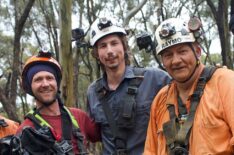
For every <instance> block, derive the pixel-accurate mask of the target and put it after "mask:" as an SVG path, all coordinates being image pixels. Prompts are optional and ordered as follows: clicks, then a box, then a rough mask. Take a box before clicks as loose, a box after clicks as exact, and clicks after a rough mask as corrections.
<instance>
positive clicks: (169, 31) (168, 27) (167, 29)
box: [159, 23, 176, 39]
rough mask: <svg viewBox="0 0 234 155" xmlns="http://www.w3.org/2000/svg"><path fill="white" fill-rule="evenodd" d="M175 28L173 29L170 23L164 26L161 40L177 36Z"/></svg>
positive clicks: (160, 33)
mask: <svg viewBox="0 0 234 155" xmlns="http://www.w3.org/2000/svg"><path fill="white" fill-rule="evenodd" d="M175 33H176V31H175V27H172V26H171V25H170V24H169V23H167V24H164V25H162V29H161V31H160V32H159V36H160V38H161V39H165V38H168V37H170V36H172V35H173V34H175Z"/></svg>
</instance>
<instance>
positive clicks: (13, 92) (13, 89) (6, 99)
mask: <svg viewBox="0 0 234 155" xmlns="http://www.w3.org/2000/svg"><path fill="white" fill-rule="evenodd" d="M34 2H35V0H29V1H28V3H27V4H26V6H25V9H24V11H23V13H22V15H21V16H20V18H18V15H19V12H18V11H17V0H14V6H15V28H14V31H15V36H14V41H13V46H14V47H13V62H12V73H10V78H9V79H8V80H9V81H8V84H9V89H6V91H3V90H2V89H1V90H0V94H1V95H0V101H1V103H2V105H3V108H4V110H5V111H6V113H7V115H8V117H9V118H10V119H12V120H15V121H18V122H19V117H18V115H17V112H16V111H17V110H16V97H17V81H18V78H19V76H20V68H19V67H20V66H21V64H20V61H19V60H20V54H21V51H20V49H21V46H20V39H21V36H22V32H23V28H24V25H25V22H26V20H27V18H28V16H29V12H30V10H31V8H32V6H33V4H34Z"/></svg>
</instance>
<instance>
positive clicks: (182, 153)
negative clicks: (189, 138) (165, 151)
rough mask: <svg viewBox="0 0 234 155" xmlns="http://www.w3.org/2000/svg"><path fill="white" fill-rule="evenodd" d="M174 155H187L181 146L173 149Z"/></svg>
mask: <svg viewBox="0 0 234 155" xmlns="http://www.w3.org/2000/svg"><path fill="white" fill-rule="evenodd" d="M173 152H174V155H188V150H187V149H185V148H183V147H181V146H176V147H175V148H174V149H173Z"/></svg>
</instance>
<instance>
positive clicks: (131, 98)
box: [96, 68, 145, 153]
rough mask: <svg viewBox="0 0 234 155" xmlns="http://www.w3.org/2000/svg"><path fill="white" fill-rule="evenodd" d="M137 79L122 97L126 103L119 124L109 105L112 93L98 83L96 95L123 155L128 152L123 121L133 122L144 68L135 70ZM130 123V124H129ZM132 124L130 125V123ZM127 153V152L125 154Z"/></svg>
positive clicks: (132, 80) (117, 146) (129, 84)
mask: <svg viewBox="0 0 234 155" xmlns="http://www.w3.org/2000/svg"><path fill="white" fill-rule="evenodd" d="M133 72H134V75H135V77H134V78H132V79H130V80H129V82H128V88H127V93H126V94H125V95H124V96H123V97H122V98H123V99H124V100H125V101H124V103H125V104H123V109H122V115H120V117H121V118H120V119H118V121H117V122H118V123H117V122H116V121H115V119H114V117H113V114H112V113H111V109H110V107H109V104H108V102H107V101H108V100H109V99H110V98H111V96H112V93H111V92H108V91H107V90H106V89H105V88H104V87H103V86H102V83H101V80H98V81H97V82H96V93H97V94H98V98H99V101H100V102H101V103H102V105H103V106H102V107H103V111H104V113H105V115H106V118H107V121H108V123H109V125H110V129H111V132H112V134H113V137H114V142H115V146H116V150H117V152H118V153H123V152H125V151H126V139H127V135H126V128H125V129H124V128H122V125H123V126H124V124H126V121H125V122H124V121H123V120H121V119H125V120H128V121H129V120H131V119H130V118H131V117H133V115H134V114H133V110H134V107H135V103H136V102H135V95H136V94H137V90H138V87H139V86H140V84H141V82H142V81H143V79H144V73H145V69H143V68H133ZM127 123H128V122H127ZM129 124H130V123H129ZM125 153H126V152H125Z"/></svg>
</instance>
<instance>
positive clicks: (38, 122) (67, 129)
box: [25, 106, 87, 154]
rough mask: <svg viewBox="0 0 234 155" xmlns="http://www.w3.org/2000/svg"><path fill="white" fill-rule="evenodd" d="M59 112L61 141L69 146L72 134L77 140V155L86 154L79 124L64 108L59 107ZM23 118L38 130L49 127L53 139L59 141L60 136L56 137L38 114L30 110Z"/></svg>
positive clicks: (53, 131)
mask: <svg viewBox="0 0 234 155" xmlns="http://www.w3.org/2000/svg"><path fill="white" fill-rule="evenodd" d="M60 111H61V119H62V134H63V139H64V140H66V141H68V142H70V145H71V137H72V136H71V133H72V134H73V135H74V136H75V137H76V138H77V147H78V150H79V154H87V152H86V149H85V147H84V144H83V140H84V138H83V135H82V134H81V131H80V128H79V124H78V123H77V121H76V119H75V117H74V116H73V115H72V114H71V112H70V110H69V109H68V108H67V107H65V106H60ZM25 117H26V118H28V119H30V120H31V121H32V122H33V123H34V126H35V128H36V129H39V128H41V127H43V126H45V127H49V128H50V130H51V132H52V134H53V138H55V139H56V140H57V141H60V140H61V136H60V135H57V134H56V133H55V130H54V129H53V128H52V127H51V126H50V124H49V123H47V122H46V120H44V119H43V118H42V117H41V116H40V114H39V113H36V111H34V110H31V111H30V112H29V113H28V114H27V115H26V116H25ZM67 118H69V119H67ZM71 126H72V128H71ZM62 142H63V141H62ZM65 145H66V144H64V145H63V146H65ZM68 154H70V152H68Z"/></svg>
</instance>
